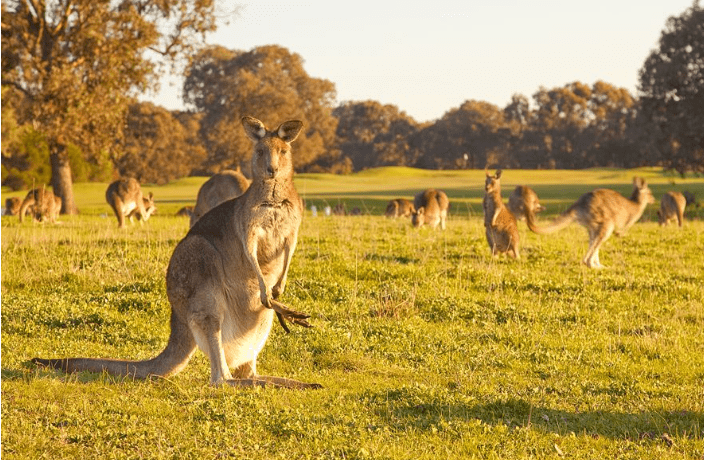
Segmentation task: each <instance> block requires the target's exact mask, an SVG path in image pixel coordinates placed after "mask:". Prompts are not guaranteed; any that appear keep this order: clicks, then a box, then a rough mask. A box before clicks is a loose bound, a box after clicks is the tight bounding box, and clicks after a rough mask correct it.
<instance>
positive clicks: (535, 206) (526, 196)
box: [508, 185, 545, 220]
mask: <svg viewBox="0 0 704 460" xmlns="http://www.w3.org/2000/svg"><path fill="white" fill-rule="evenodd" d="M508 210H509V211H511V214H513V217H515V218H516V220H523V219H525V218H526V213H528V212H530V213H532V214H535V213H536V212H541V211H544V210H545V207H543V206H542V205H541V204H540V201H539V200H538V194H537V193H535V191H534V190H533V189H532V188H530V187H527V186H525V185H519V186H517V187H516V188H515V189H514V190H513V193H512V194H511V196H509V197H508Z"/></svg>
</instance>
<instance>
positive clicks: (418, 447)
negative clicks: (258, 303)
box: [1, 168, 704, 459]
mask: <svg viewBox="0 0 704 460" xmlns="http://www.w3.org/2000/svg"><path fill="white" fill-rule="evenodd" d="M636 174H638V175H642V176H645V177H646V178H647V180H648V181H649V182H650V184H651V189H652V190H653V193H654V195H655V197H656V199H658V200H659V198H660V196H662V194H663V193H664V192H665V191H668V190H680V191H682V190H690V191H693V192H696V193H697V195H698V197H699V199H700V200H702V199H704V179H703V178H688V179H681V178H679V177H674V176H665V175H662V174H661V173H660V172H659V171H657V170H655V169H647V170H637V171H633V170H629V171H624V170H604V169H598V170H587V171H510V170H508V171H505V172H504V177H503V180H502V182H503V189H504V192H503V196H504V200H506V199H507V197H508V195H509V193H510V192H511V190H512V189H513V187H514V186H515V185H517V184H528V185H531V186H532V187H533V188H534V189H535V190H536V191H537V193H538V194H539V196H540V197H541V201H542V202H543V203H544V204H545V205H546V206H547V207H548V211H547V213H546V214H545V215H543V216H541V217H540V220H542V221H545V220H546V219H548V218H549V217H551V216H553V215H555V214H556V213H558V212H560V211H561V210H564V209H565V208H566V207H567V206H569V204H570V203H571V202H572V201H574V200H575V199H576V198H577V197H578V196H579V195H581V194H582V193H584V192H586V191H589V190H591V189H593V188H596V187H609V188H614V189H616V190H618V191H620V192H621V193H623V194H626V195H628V194H630V190H631V185H630V181H631V178H632V177H633V176H634V175H636ZM483 176H484V172H483V171H419V170H410V169H405V168H384V169H381V170H372V171H366V172H363V173H359V174H355V175H351V176H330V175H307V174H304V175H299V176H297V177H296V185H297V188H298V190H299V192H300V194H301V195H302V196H303V197H304V199H305V200H306V203H307V205H308V206H310V205H311V204H315V205H316V206H318V208H319V209H320V208H322V207H324V206H326V205H330V206H334V205H335V204H337V203H338V202H344V203H345V205H346V206H347V208H348V209H350V208H352V207H354V206H358V207H360V208H361V209H362V210H364V211H365V215H363V216H345V217H339V216H334V217H322V216H321V215H320V214H319V215H318V217H313V216H312V215H311V213H310V211H307V213H306V216H305V218H304V221H303V224H302V227H301V233H300V236H299V244H298V247H297V250H296V254H295V256H294V259H293V263H292V265H291V271H290V274H289V286H288V289H287V291H286V293H285V294H284V296H283V298H282V300H283V301H284V302H285V303H286V304H288V305H289V306H290V307H292V308H294V309H296V310H301V311H305V312H308V313H310V314H311V315H312V318H311V319H310V322H311V323H312V324H313V325H314V326H315V327H314V328H313V329H301V328H294V329H292V332H291V334H285V333H284V331H283V330H282V329H281V327H279V326H278V325H277V324H275V325H274V329H273V330H272V333H271V335H270V338H269V341H268V343H267V345H266V347H265V348H264V350H263V352H262V354H261V355H260V357H259V363H258V370H259V371H260V372H262V373H264V374H269V375H278V376H286V377H291V378H296V379H300V380H303V381H308V382H318V383H320V384H322V385H323V386H324V389H322V390H316V391H288V390H274V389H255V390H244V391H242V390H239V391H238V390H234V389H232V388H214V387H211V386H210V385H209V384H208V382H209V365H208V362H207V359H206V358H205V357H204V356H203V355H202V354H201V353H200V352H199V353H198V354H196V356H195V357H194V358H193V359H192V361H191V363H190V364H189V366H188V367H187V368H186V369H185V370H184V371H183V372H182V373H180V374H178V375H176V376H174V377H172V378H170V379H155V380H151V381H132V380H123V379H116V378H113V377H110V376H107V375H96V374H88V373H81V374H74V375H64V374H62V373H60V372H54V371H48V370H44V369H38V368H36V367H35V366H33V365H32V364H30V363H29V362H28V361H29V359H31V358H32V357H35V356H40V357H46V358H49V357H65V356H92V357H117V358H129V359H147V358H150V357H153V356H155V355H156V354H157V353H158V352H159V351H161V350H162V349H163V347H164V345H165V343H166V338H167V337H168V317H169V305H168V302H167V300H166V294H165V286H164V275H165V270H166V266H167V263H168V261H169V257H170V255H171V252H172V251H173V248H174V247H175V245H176V244H177V243H178V241H179V240H180V239H181V238H183V236H184V235H185V233H186V232H187V230H188V221H187V219H184V218H178V217H175V216H173V214H174V213H175V212H176V210H178V209H179V208H180V207H181V206H183V205H186V204H193V201H194V197H195V195H196V192H197V190H198V187H199V185H200V184H201V183H202V182H203V181H204V180H205V178H189V179H185V180H182V181H179V182H177V183H174V184H170V185H168V186H164V187H149V186H146V187H145V189H146V190H149V191H153V192H154V195H155V199H156V203H157V207H158V213H157V214H156V215H155V216H153V217H152V219H150V220H149V221H148V222H147V223H146V224H145V225H144V226H139V225H135V226H133V227H128V228H127V229H125V230H123V231H120V230H118V228H117V221H116V219H115V218H114V217H113V216H112V214H111V213H110V210H109V208H108V206H107V204H106V203H105V201H104V191H105V188H106V184H77V185H76V187H75V190H76V201H77V205H78V207H79V209H80V211H81V214H80V215H79V216H72V217H68V216H62V217H61V218H60V221H61V222H62V223H61V224H57V225H42V224H34V223H29V222H25V223H24V224H23V225H20V224H19V223H18V221H17V218H16V217H3V218H2V309H1V312H2V319H1V320H2V323H1V329H2V456H3V457H4V458H8V459H11V458H17V459H24V458H51V459H54V458H71V459H73V458H81V459H93V458H95V459H103V458H147V459H153V458H154V459H161V458H179V459H180V458H198V459H203V458H250V457H260V458H289V459H299V458H301V459H303V458H347V459H363V458H375V459H376V458H379V459H411V458H413V459H435V458H497V459H514V458H516V459H517V458H541V459H542V458H574V459H596V458H599V459H601V458H628V459H680V458H694V459H701V458H704V287H703V286H704V251H703V250H702V249H703V248H704V221H702V217H704V209H702V208H698V209H695V208H691V209H688V210H687V219H688V220H687V222H686V224H685V226H684V228H681V229H680V228H677V227H676V226H672V225H670V226H669V227H665V228H661V227H659V226H658V225H657V222H656V215H655V210H656V209H657V205H652V206H650V207H649V208H648V209H647V210H646V212H645V214H644V217H643V219H642V220H641V222H639V223H638V224H636V225H635V226H634V227H633V228H632V229H631V230H630V232H629V233H628V234H627V235H626V236H624V237H622V238H616V237H614V238H611V239H610V240H609V241H607V242H606V243H605V244H604V246H603V248H602V251H601V261H602V263H604V264H605V265H607V266H608V267H609V268H607V269H605V270H589V269H587V268H586V267H584V266H582V265H581V264H580V262H579V261H580V260H581V258H582V256H583V255H584V252H585V251H586V247H587V235H586V232H585V231H584V229H582V228H581V227H579V226H576V225H573V226H571V227H569V228H567V229H566V230H563V231H562V232H559V233H557V234H554V235H550V236H539V235H535V234H532V233H530V232H528V231H527V229H526V227H525V224H523V223H520V224H519V229H520V232H521V242H522V259H521V260H520V261H514V260H511V259H508V258H505V257H499V258H495V259H493V258H491V257H490V252H489V248H488V245H487V243H486V240H485V237H484V229H483V224H482V218H481V214H482V212H481V198H482V193H483V191H482V190H483ZM430 186H433V187H438V188H442V189H443V190H445V191H446V192H447V193H448V195H449V197H450V200H451V202H452V213H451V216H450V219H449V221H448V228H447V230H446V231H444V232H442V231H439V230H438V231H432V230H430V229H428V228H422V229H420V230H416V229H413V228H411V226H410V224H409V222H408V221H407V220H390V219H385V218H383V217H382V216H381V214H382V213H383V210H384V208H385V206H386V202H387V201H388V200H389V199H391V198H396V197H407V198H410V197H412V195H413V194H414V193H415V192H417V191H419V190H421V189H423V188H426V187H430ZM25 193H26V192H22V193H14V194H13V193H6V192H4V191H3V194H2V198H3V200H4V199H5V198H7V197H8V196H13V195H17V196H23V195H24V194H25Z"/></svg>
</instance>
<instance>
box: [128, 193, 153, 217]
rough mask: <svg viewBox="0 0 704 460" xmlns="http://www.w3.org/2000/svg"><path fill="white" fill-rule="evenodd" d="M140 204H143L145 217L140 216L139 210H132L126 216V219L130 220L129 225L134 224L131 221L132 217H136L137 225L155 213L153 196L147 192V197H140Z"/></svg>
mask: <svg viewBox="0 0 704 460" xmlns="http://www.w3.org/2000/svg"><path fill="white" fill-rule="evenodd" d="M142 202H143V203H144V209H145V211H146V214H145V215H146V217H143V216H142V211H140V210H139V208H138V207H137V208H134V209H133V210H132V212H130V213H129V214H127V217H129V219H130V223H131V224H132V223H134V222H133V221H132V218H133V217H136V218H137V220H138V221H139V223H140V224H141V223H142V222H143V221H145V220H147V219H149V217H151V216H152V215H153V214H154V213H155V212H156V211H157V209H156V205H155V204H154V195H153V194H152V193H151V192H149V196H148V197H147V198H144V197H142Z"/></svg>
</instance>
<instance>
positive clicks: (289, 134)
mask: <svg viewBox="0 0 704 460" xmlns="http://www.w3.org/2000/svg"><path fill="white" fill-rule="evenodd" d="M301 129H303V122H302V121H299V120H289V121H285V122H283V123H281V126H279V128H278V129H277V130H276V134H277V135H278V136H279V137H280V138H281V140H282V141H284V142H289V143H290V142H293V141H295V140H296V138H297V137H298V135H299V134H300V133H301Z"/></svg>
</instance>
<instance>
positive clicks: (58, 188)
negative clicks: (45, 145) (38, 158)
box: [49, 145, 78, 214]
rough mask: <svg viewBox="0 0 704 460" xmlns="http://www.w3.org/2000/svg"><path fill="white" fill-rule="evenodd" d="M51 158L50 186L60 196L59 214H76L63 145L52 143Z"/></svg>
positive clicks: (68, 166) (66, 154)
mask: <svg viewBox="0 0 704 460" xmlns="http://www.w3.org/2000/svg"><path fill="white" fill-rule="evenodd" d="M49 157H50V159H51V186H52V187H53V189H54V194H55V195H57V196H60V197H61V214H78V209H77V208H76V203H75V202H74V201H73V179H72V177H71V164H70V162H69V159H68V152H67V151H66V147H65V146H64V145H54V146H52V148H51V152H50V154H49Z"/></svg>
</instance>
